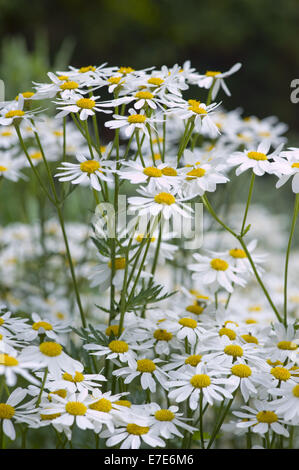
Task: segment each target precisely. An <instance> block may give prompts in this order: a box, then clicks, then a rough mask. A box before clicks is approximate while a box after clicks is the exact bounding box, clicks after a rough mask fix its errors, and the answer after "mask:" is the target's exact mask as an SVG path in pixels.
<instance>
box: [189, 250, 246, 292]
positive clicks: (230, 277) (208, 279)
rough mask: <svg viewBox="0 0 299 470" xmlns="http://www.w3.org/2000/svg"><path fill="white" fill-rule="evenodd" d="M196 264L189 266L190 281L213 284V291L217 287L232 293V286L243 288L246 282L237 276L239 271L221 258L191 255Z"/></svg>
mask: <svg viewBox="0 0 299 470" xmlns="http://www.w3.org/2000/svg"><path fill="white" fill-rule="evenodd" d="M193 257H194V259H195V260H196V261H197V263H196V264H189V265H188V269H190V270H191V271H194V273H193V274H192V279H194V280H197V279H199V280H200V281H201V282H202V283H203V284H213V285H214V286H215V289H217V287H218V288H219V286H221V287H223V288H224V289H225V290H227V291H228V292H233V290H234V288H233V284H238V285H241V286H242V287H244V286H245V284H246V281H245V280H244V279H243V278H242V277H241V276H239V275H238V273H239V272H240V270H239V269H238V268H236V267H235V266H233V265H231V264H229V262H228V260H226V259H223V258H218V257H217V258H211V257H208V256H202V255H199V254H198V253H195V254H194V255H193Z"/></svg>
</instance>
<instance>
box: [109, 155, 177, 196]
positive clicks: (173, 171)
mask: <svg viewBox="0 0 299 470" xmlns="http://www.w3.org/2000/svg"><path fill="white" fill-rule="evenodd" d="M144 164H145V166H144V165H143V163H142V162H141V161H140V160H137V161H132V162H131V161H129V162H123V168H122V169H121V170H120V171H119V172H118V173H119V176H120V178H121V179H126V180H129V181H130V183H131V184H145V183H148V189H149V191H155V190H161V191H162V190H163V189H165V190H168V189H170V188H172V187H175V188H178V186H179V185H180V184H181V182H182V176H181V175H180V174H179V172H178V170H177V168H176V165H175V166H169V165H168V164H167V163H158V164H157V165H153V162H150V161H149V162H147V161H145V162H144Z"/></svg>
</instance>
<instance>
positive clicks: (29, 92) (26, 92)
mask: <svg viewBox="0 0 299 470" xmlns="http://www.w3.org/2000/svg"><path fill="white" fill-rule="evenodd" d="M33 95H34V93H33V92H32V91H24V93H22V96H23V97H24V98H26V99H28V98H32V96H33Z"/></svg>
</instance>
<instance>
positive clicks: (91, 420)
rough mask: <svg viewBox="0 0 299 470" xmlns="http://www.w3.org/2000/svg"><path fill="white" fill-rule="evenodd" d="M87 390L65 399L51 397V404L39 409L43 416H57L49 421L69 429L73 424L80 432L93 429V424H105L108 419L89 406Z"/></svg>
mask: <svg viewBox="0 0 299 470" xmlns="http://www.w3.org/2000/svg"><path fill="white" fill-rule="evenodd" d="M89 404H90V402H89V399H88V390H86V389H85V390H82V391H81V392H80V393H73V394H71V395H69V396H68V397H66V398H62V397H60V396H59V395H53V396H52V401H51V403H49V404H47V405H43V406H42V407H41V413H42V414H43V415H48V414H49V415H57V417H56V418H55V419H53V420H52V421H51V423H52V424H53V425H56V424H59V425H62V426H66V427H69V428H71V427H72V426H73V424H74V423H75V424H76V425H77V426H78V428H80V429H82V430H86V429H94V426H95V422H97V421H98V422H102V423H103V422H107V421H108V420H109V418H107V416H106V415H105V414H104V413H101V412H99V411H96V410H93V409H91V408H90V406H89Z"/></svg>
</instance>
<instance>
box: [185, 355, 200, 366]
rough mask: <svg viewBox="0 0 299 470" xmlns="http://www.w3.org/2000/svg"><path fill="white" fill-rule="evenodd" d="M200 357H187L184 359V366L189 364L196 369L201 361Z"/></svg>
mask: <svg viewBox="0 0 299 470" xmlns="http://www.w3.org/2000/svg"><path fill="white" fill-rule="evenodd" d="M201 358H202V356H200V355H199V354H192V355H191V356H189V357H187V359H185V364H189V365H190V366H192V367H196V366H197V365H198V364H199V363H200V361H201Z"/></svg>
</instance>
